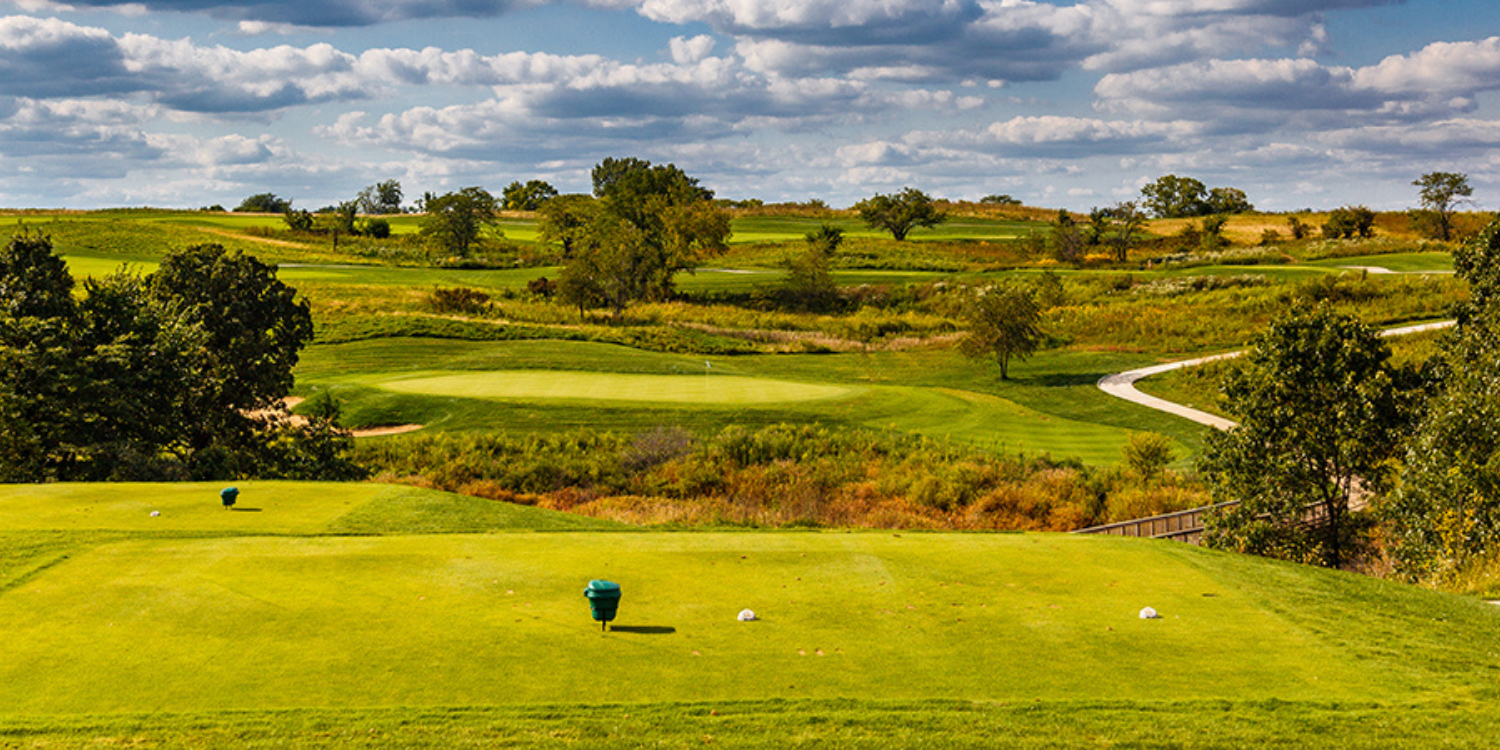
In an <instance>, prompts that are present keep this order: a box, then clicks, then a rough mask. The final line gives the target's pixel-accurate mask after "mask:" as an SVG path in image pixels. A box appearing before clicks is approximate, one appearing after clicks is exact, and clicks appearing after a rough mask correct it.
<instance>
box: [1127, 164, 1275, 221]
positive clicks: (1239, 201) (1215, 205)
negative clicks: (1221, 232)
mask: <svg viewBox="0 0 1500 750" xmlns="http://www.w3.org/2000/svg"><path fill="white" fill-rule="evenodd" d="M1141 198H1142V199H1143V200H1144V201H1145V204H1146V208H1147V209H1148V210H1150V211H1151V212H1152V213H1154V214H1156V215H1157V216H1158V217H1161V218H1164V219H1176V218H1182V217H1189V216H1207V215H1210V214H1237V213H1244V212H1246V211H1253V210H1255V207H1254V206H1252V205H1251V204H1250V200H1249V198H1247V197H1246V196H1245V191H1243V190H1240V189H1238V188H1232V187H1218V188H1214V189H1212V190H1209V189H1208V187H1207V186H1206V185H1204V184H1203V183H1202V182H1201V181H1200V180H1197V179H1194V178H1192V177H1178V176H1177V175H1175V174H1169V175H1164V176H1162V177H1158V178H1157V179H1156V180H1155V181H1154V182H1152V183H1150V184H1148V185H1146V186H1145V187H1143V188H1141Z"/></svg>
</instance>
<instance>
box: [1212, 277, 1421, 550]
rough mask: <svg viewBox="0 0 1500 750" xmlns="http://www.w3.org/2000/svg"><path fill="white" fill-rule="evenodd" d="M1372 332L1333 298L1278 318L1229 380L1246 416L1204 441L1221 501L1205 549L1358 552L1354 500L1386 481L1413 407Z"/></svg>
mask: <svg viewBox="0 0 1500 750" xmlns="http://www.w3.org/2000/svg"><path fill="white" fill-rule="evenodd" d="M1389 358H1390V351H1389V350H1388V349H1387V347H1386V345H1385V343H1384V342H1383V341H1382V340H1381V339H1380V337H1379V335H1378V334H1377V333H1376V331H1375V330H1374V329H1372V328H1370V327H1369V326H1367V325H1365V324H1364V323H1362V322H1360V321H1359V320H1358V319H1356V318H1354V317H1352V316H1348V315H1344V314H1341V313H1338V312H1335V311H1334V310H1332V309H1330V308H1328V307H1327V306H1323V305H1320V306H1317V307H1308V306H1301V307H1298V308H1295V309H1293V310H1291V311H1289V312H1287V313H1286V314H1283V315H1281V316H1279V317H1277V318H1276V319H1275V320H1273V321H1272V322H1271V325H1270V326H1269V328H1268V329H1267V330H1266V331H1265V332H1264V333H1262V334H1261V335H1260V336H1258V337H1257V338H1256V339H1255V340H1254V342H1253V343H1252V344H1251V346H1250V349H1249V350H1248V351H1247V352H1246V354H1245V356H1244V357H1243V358H1242V359H1241V360H1240V361H1239V362H1238V363H1237V367H1236V368H1235V369H1234V370H1233V371H1232V372H1231V374H1230V375H1229V377H1228V378H1227V379H1226V382H1225V384H1224V386H1223V393H1224V405H1225V407H1226V409H1227V410H1228V411H1229V413H1230V414H1231V415H1233V416H1235V417H1237V418H1238V419H1239V420H1240V423H1239V425H1238V426H1236V427H1234V428H1231V429H1230V430H1228V431H1225V432H1214V433H1210V434H1209V436H1208V438H1207V439H1206V440H1205V446H1204V453H1203V457H1202V458H1201V459H1200V460H1199V469H1200V471H1201V472H1202V473H1203V475H1204V476H1205V477H1206V478H1207V479H1208V480H1209V482H1210V485H1211V487H1212V490H1213V493H1214V497H1215V499H1216V500H1218V501H1220V502H1228V501H1235V502H1238V503H1239V505H1238V506H1236V507H1234V508H1232V509H1231V510H1228V511H1225V512H1223V513H1222V514H1220V515H1218V516H1217V517H1214V518H1211V519H1210V522H1209V525H1208V533H1207V534H1206V536H1205V542H1206V543H1207V544H1208V545H1209V546H1213V547H1219V548H1224V549H1234V550H1238V551H1242V552H1253V553H1256V554H1262V555H1267V556H1272V557H1281V558H1286V559H1293V560H1298V561H1301V562H1308V563H1319V564H1323V565H1328V566H1339V565H1342V564H1343V563H1344V562H1346V561H1347V560H1348V559H1349V558H1350V556H1351V554H1352V553H1353V552H1354V551H1355V550H1356V549H1357V531H1358V529H1359V527H1358V524H1357V523H1355V520H1354V519H1353V518H1352V516H1351V511H1350V502H1351V499H1352V498H1353V497H1354V496H1355V494H1356V493H1357V492H1362V491H1365V490H1368V489H1372V488H1375V487H1378V486H1380V485H1381V484H1382V483H1383V481H1384V480H1385V478H1386V477H1385V472H1386V470H1387V468H1388V466H1389V461H1390V459H1391V458H1392V457H1393V456H1394V455H1395V454H1396V451H1397V447H1398V445H1399V442H1400V437H1401V435H1402V431H1403V429H1404V428H1405V427H1406V426H1407V425H1408V423H1409V420H1410V418H1411V409H1410V408H1409V404H1408V402H1407V401H1406V399H1405V398H1404V397H1403V390H1402V387H1401V385H1400V382H1401V381H1402V380H1403V379H1404V378H1403V376H1402V374H1401V373H1399V372H1397V371H1396V370H1394V369H1393V368H1392V367H1391V365H1390V363H1389Z"/></svg>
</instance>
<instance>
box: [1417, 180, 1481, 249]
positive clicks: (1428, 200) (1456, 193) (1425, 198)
mask: <svg viewBox="0 0 1500 750" xmlns="http://www.w3.org/2000/svg"><path fill="white" fill-rule="evenodd" d="M1412 184H1413V185H1415V186H1417V187H1419V188H1421V189H1422V190H1421V200H1422V208H1423V209H1425V211H1426V216H1427V217H1430V220H1429V222H1428V223H1429V224H1430V231H1431V232H1432V234H1433V236H1434V237H1436V238H1437V239H1439V240H1442V241H1444V242H1447V241H1448V240H1450V239H1452V238H1453V214H1454V212H1455V210H1456V209H1457V206H1458V204H1460V203H1463V202H1465V201H1466V200H1467V199H1468V198H1469V196H1471V195H1473V194H1474V188H1473V187H1471V186H1470V185H1469V176H1468V175H1466V174H1460V173H1458V172H1428V173H1427V174H1424V175H1422V177H1421V178H1420V179H1417V180H1415V181H1413V182H1412Z"/></svg>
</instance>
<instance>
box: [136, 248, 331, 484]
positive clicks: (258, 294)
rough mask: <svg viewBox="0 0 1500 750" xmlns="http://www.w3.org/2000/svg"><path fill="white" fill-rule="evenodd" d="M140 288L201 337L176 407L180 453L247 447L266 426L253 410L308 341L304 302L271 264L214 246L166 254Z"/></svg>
mask: <svg viewBox="0 0 1500 750" xmlns="http://www.w3.org/2000/svg"><path fill="white" fill-rule="evenodd" d="M145 286H146V294H147V296H148V297H149V298H150V299H151V300H152V301H153V302H154V303H156V304H157V305H160V306H161V307H162V308H163V309H164V310H165V311H167V314H168V315H170V316H171V317H172V319H173V320H174V321H175V324H176V325H178V326H186V327H188V328H189V329H190V330H192V331H194V333H195V335H196V336H198V337H200V339H199V340H200V344H201V345H200V346H199V347H198V348H197V349H196V350H195V351H194V353H193V355H192V356H191V357H190V359H189V360H188V362H187V369H188V378H189V381H190V386H189V388H188V389H187V390H185V391H184V392H182V393H181V394H180V398H179V401H178V404H177V407H176V408H177V410H178V418H179V419H180V420H182V423H181V424H180V425H179V426H178V427H177V434H178V436H179V440H180V445H181V450H182V452H183V453H184V455H186V456H187V457H189V458H196V457H202V458H205V459H208V458H211V456H210V455H209V453H208V452H209V451H212V450H221V452H223V453H225V454H226V455H227V454H229V453H233V452H234V451H237V450H240V449H245V448H247V447H249V446H251V445H253V444H254V443H255V440H256V438H255V433H256V432H257V431H258V430H260V429H262V428H264V427H265V418H264V417H259V416H257V415H258V414H266V413H274V412H275V410H276V409H277V408H278V407H279V406H280V402H281V399H282V398H283V397H285V396H286V394H287V392H288V391H289V390H290V389H291V387H292V370H293V368H295V367H296V365H297V360H298V356H299V353H300V352H301V350H302V348H303V347H304V346H305V345H306V344H307V342H308V341H309V340H311V339H312V331H313V329H312V316H311V314H310V312H309V306H308V302H307V300H305V299H298V298H297V291H296V290H295V289H293V288H291V287H289V286H287V285H286V284H285V283H283V282H281V281H280V280H279V279H277V278H276V268H275V266H271V265H267V264H265V263H262V262H260V261H259V260H257V259H255V258H254V257H252V256H249V255H245V254H243V253H240V252H237V251H227V250H225V249H224V248H223V247H221V246H219V245H200V246H197V247H192V248H188V249H185V250H180V251H176V252H173V253H169V254H168V255H166V256H165V257H163V258H162V261H161V265H160V267H159V268H158V269H157V270H156V271H155V272H154V273H152V274H151V275H149V276H147V277H146V284H145ZM208 468H211V467H208Z"/></svg>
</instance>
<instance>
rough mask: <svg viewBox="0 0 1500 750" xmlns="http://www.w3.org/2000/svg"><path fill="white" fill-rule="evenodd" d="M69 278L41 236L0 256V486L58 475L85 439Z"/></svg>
mask: <svg viewBox="0 0 1500 750" xmlns="http://www.w3.org/2000/svg"><path fill="white" fill-rule="evenodd" d="M77 324H78V305H77V302H76V301H75V300H74V298H73V277H72V276H70V275H69V274H68V269H67V265H66V264H65V263H64V262H63V260H62V258H61V257H59V256H57V255H56V254H55V253H54V252H53V250H52V243H51V242H50V241H49V240H48V239H47V238H45V237H42V236H39V235H32V234H23V235H20V236H17V237H14V238H12V239H11V241H10V242H9V243H8V244H7V245H6V246H5V248H4V250H3V251H0V481H7V482H23V481H38V480H42V479H49V478H56V476H57V472H58V467H59V466H64V465H68V464H71V463H72V462H73V460H74V446H76V445H78V443H79V442H80V440H82V439H84V438H83V429H84V428H83V424H82V420H81V419H80V418H79V415H78V410H77V408H76V407H77V405H78V404H77V401H76V399H75V398H74V392H75V390H76V389H77V387H78V383H79V380H80V373H79V367H78V348H77V346H75V345H74V342H73V339H72V337H73V334H74V331H75V330H76V328H77Z"/></svg>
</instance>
